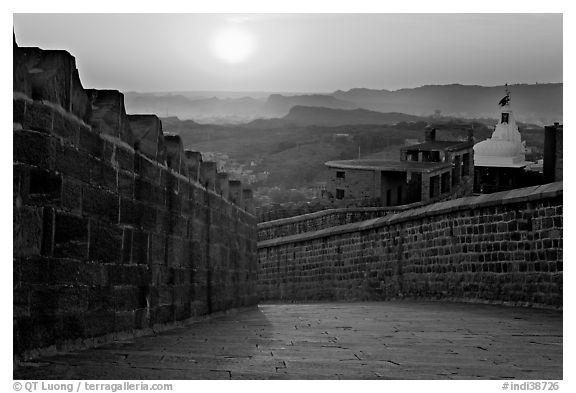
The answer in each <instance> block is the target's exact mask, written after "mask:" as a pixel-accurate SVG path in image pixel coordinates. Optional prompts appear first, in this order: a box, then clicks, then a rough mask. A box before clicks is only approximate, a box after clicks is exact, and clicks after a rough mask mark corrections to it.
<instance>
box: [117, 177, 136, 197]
mask: <svg viewBox="0 0 576 393" xmlns="http://www.w3.org/2000/svg"><path fill="white" fill-rule="evenodd" d="M134 183H135V179H134V175H133V174H132V173H126V172H123V171H118V194H120V196H121V197H125V198H128V199H132V198H134Z"/></svg>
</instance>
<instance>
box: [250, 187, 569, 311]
mask: <svg viewBox="0 0 576 393" xmlns="http://www.w3.org/2000/svg"><path fill="white" fill-rule="evenodd" d="M562 195H563V189H562V183H561V182H559V183H551V184H546V185H542V186H536V187H529V188H525V189H517V190H512V191H508V192H502V193H495V194H490V195H481V196H474V197H465V198H460V199H456V200H451V201H446V202H440V203H436V204H433V205H428V206H424V207H420V208H416V209H411V210H407V211H404V212H401V213H397V214H389V215H386V216H384V217H381V218H375V219H372V220H367V221H363V222H356V223H351V224H346V225H342V226H337V227H331V228H326V229H322V230H319V231H314V232H307V233H302V234H297V235H291V236H286V237H281V238H275V239H270V240H264V241H260V242H259V243H258V294H259V297H260V299H261V300H275V301H277V300H283V301H286V300H384V299H392V298H403V297H412V298H424V299H451V300H464V301H478V302H496V303H512V304H519V305H537V306H538V305H539V306H548V307H562V272H563V266H562V249H563V245H562V230H563V222H562V221H563V220H562V211H563V200H562Z"/></svg>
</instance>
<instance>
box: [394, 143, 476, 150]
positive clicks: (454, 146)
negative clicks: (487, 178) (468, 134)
mask: <svg viewBox="0 0 576 393" xmlns="http://www.w3.org/2000/svg"><path fill="white" fill-rule="evenodd" d="M473 145H474V142H472V141H429V142H424V143H419V144H416V145H411V146H404V147H402V150H403V151H406V150H423V151H430V150H459V149H465V148H467V147H472V146H473Z"/></svg>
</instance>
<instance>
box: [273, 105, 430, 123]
mask: <svg viewBox="0 0 576 393" xmlns="http://www.w3.org/2000/svg"><path fill="white" fill-rule="evenodd" d="M283 120H284V121H286V122H288V123H292V124H296V125H299V126H305V125H317V126H345V125H355V124H374V125H383V124H386V125H391V124H396V123H399V122H415V121H422V120H423V119H422V118H420V117H418V116H413V115H407V114H405V113H397V112H392V113H380V112H375V111H369V110H366V109H351V110H345V109H331V108H314V107H308V106H299V105H298V106H294V107H292V109H290V112H289V113H288V114H287V115H286V116H284V117H283Z"/></svg>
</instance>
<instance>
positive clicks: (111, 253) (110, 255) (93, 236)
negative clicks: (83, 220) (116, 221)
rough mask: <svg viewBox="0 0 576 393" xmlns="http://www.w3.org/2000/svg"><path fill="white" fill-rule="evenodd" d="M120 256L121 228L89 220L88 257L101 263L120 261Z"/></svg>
mask: <svg viewBox="0 0 576 393" xmlns="http://www.w3.org/2000/svg"><path fill="white" fill-rule="evenodd" d="M121 256H122V230H121V229H120V228H118V227H117V226H116V225H110V224H106V223H103V222H98V221H95V220H91V221H90V244H89V249H88V259H89V260H91V261H97V262H102V263H120V262H121Z"/></svg>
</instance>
